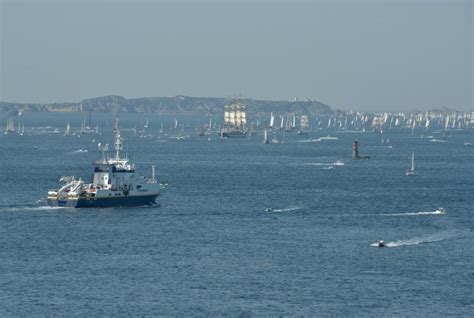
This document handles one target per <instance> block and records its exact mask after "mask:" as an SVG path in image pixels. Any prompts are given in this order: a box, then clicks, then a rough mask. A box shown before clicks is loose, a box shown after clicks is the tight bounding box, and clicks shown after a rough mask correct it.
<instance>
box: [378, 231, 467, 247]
mask: <svg viewBox="0 0 474 318" xmlns="http://www.w3.org/2000/svg"><path fill="white" fill-rule="evenodd" d="M457 235H458V233H454V232H451V233H449V232H442V233H438V234H433V235H428V236H421V237H415V238H412V239H406V240H398V241H393V242H386V243H385V247H399V246H405V245H418V244H423V243H432V242H439V241H443V240H446V239H449V238H452V237H454V236H457ZM370 246H374V247H379V243H378V242H375V243H372V244H370Z"/></svg>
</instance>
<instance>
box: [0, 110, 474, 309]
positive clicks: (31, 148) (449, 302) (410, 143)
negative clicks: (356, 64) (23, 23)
mask: <svg viewBox="0 0 474 318" xmlns="http://www.w3.org/2000/svg"><path fill="white" fill-rule="evenodd" d="M83 119H84V114H82V113H24V114H22V115H21V116H17V117H15V118H14V120H15V127H16V125H17V123H18V121H20V123H23V124H24V126H25V133H24V134H23V135H19V134H12V135H4V134H3V132H2V134H1V135H0V180H1V182H0V192H1V196H0V273H1V274H0V316H1V317H55V316H79V317H97V316H109V317H337V316H339V317H451V316H453V317H454V316H458V317H472V316H473V315H474V299H473V298H474V297H473V283H474V274H473V268H474V266H473V255H474V253H473V252H474V249H473V245H474V236H473V227H474V173H473V170H474V164H473V162H474V146H472V145H473V144H474V130H472V129H470V130H449V131H448V134H447V136H443V134H442V132H441V131H414V132H412V130H410V129H397V130H388V131H384V133H383V134H380V133H374V132H360V131H336V130H317V129H313V131H312V132H310V133H308V134H307V135H298V134H296V132H290V133H284V132H282V131H270V133H269V137H270V140H272V139H275V141H276V140H278V142H277V143H272V142H270V144H263V143H262V141H263V131H262V130H259V131H257V132H256V133H255V134H253V135H252V136H251V137H249V138H243V139H221V138H219V136H218V133H217V129H215V130H213V131H211V132H209V133H208V134H206V135H205V136H198V130H197V128H198V127H199V126H200V125H201V124H206V123H207V122H208V120H209V119H208V118H206V117H202V118H199V117H196V116H191V115H180V116H175V115H159V114H120V129H121V133H122V137H123V139H124V141H123V143H124V149H123V153H124V154H127V155H128V157H129V158H130V160H131V161H133V162H134V163H135V164H136V170H137V173H138V174H139V175H145V176H149V175H151V165H155V166H156V176H157V179H158V182H159V183H161V187H162V190H161V195H160V197H159V198H158V200H157V204H156V205H154V206H145V207H137V208H123V207H117V208H107V209H70V208H50V207H48V206H47V204H46V197H47V193H48V190H49V189H55V188H56V189H57V188H58V187H59V186H60V183H59V179H60V178H61V177H62V176H71V175H74V176H76V177H81V178H82V179H83V180H86V181H89V180H90V178H91V174H92V163H93V162H94V161H96V160H98V159H99V158H100V153H99V151H98V144H99V143H101V144H102V145H104V144H108V145H109V148H110V149H111V151H113V141H114V139H113V134H114V133H113V127H114V116H113V115H112V114H110V113H109V114H107V113H94V114H93V118H92V120H93V125H94V127H95V125H98V126H99V133H90V134H80V133H79V129H80V126H81V123H82V121H83ZM175 119H176V121H175ZM215 119H216V120H220V118H217V117H216V118H215ZM146 120H148V128H144V125H145V123H146ZM0 122H1V123H2V125H3V124H4V123H5V122H6V118H5V116H2V117H0ZM67 122H69V123H70V125H71V135H69V136H63V134H64V127H65V126H66V123H67ZM162 122H163V127H164V131H163V133H160V128H161V123H162ZM175 122H177V123H178V125H177V127H176V128H175V127H174V125H175ZM217 128H218V127H217ZM328 137H329V138H328ZM443 137H444V138H443ZM382 139H383V142H382ZM353 140H358V142H359V153H360V154H361V155H362V156H370V159H367V160H352V159H351V146H352V141H353ZM412 152H414V153H415V162H416V175H415V176H406V175H405V171H406V169H407V168H408V167H409V166H410V165H411V155H412ZM440 207H442V208H444V210H445V212H439V211H437V210H438V208H440ZM378 240H384V242H385V243H386V247H384V248H380V247H378V246H377V244H376V243H377V242H378Z"/></svg>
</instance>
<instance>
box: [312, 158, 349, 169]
mask: <svg viewBox="0 0 474 318" xmlns="http://www.w3.org/2000/svg"><path fill="white" fill-rule="evenodd" d="M304 165H305V166H321V167H322V168H321V169H324V170H326V169H334V167H335V166H344V162H343V161H341V160H337V161H336V162H333V163H324V162H306V163H304Z"/></svg>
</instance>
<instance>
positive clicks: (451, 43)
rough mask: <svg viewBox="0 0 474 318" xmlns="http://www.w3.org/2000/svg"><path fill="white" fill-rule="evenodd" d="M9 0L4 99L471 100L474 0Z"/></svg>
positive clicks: (418, 104)
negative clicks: (147, 97) (106, 96)
mask: <svg viewBox="0 0 474 318" xmlns="http://www.w3.org/2000/svg"><path fill="white" fill-rule="evenodd" d="M0 2H1V79H0V80H1V82H0V100H3V101H13V102H41V103H43V102H44V103H46V102H61V101H80V100H82V99H84V98H89V97H95V96H103V95H109V94H116V95H122V96H125V97H142V96H174V95H189V96H215V97H227V96H235V95H241V96H243V97H249V98H256V99H275V100H276V99H291V98H294V97H298V98H299V99H306V98H311V99H315V100H319V101H321V102H324V103H327V104H329V105H330V106H332V107H333V108H338V109H354V110H412V109H429V108H433V107H442V106H450V107H455V108H457V109H464V110H470V109H471V108H472V103H473V81H472V74H473V71H474V70H473V56H472V53H473V51H472V42H473V26H472V15H473V8H472V2H471V1H470V0H451V1H448V0H445V1H442V0H433V1H428V0H423V1H420V0H418V1H417V0H414V1H409V0H406V1H375V0H373V1H302V0H296V1H295V0H293V1H290V0H287V1H263V0H254V1H236V0H234V1H229V0H224V1H197V0H196V1H182V0H178V1H111V0H109V1H104V0H103V1H70V0H69V1H59V0H57V1H22V0H0Z"/></svg>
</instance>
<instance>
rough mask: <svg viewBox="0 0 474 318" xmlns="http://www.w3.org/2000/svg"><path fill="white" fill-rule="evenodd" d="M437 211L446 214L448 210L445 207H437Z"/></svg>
mask: <svg viewBox="0 0 474 318" xmlns="http://www.w3.org/2000/svg"><path fill="white" fill-rule="evenodd" d="M435 212H436V213H439V214H444V213H446V210H445V209H444V208H437V209H436V211H435Z"/></svg>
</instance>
